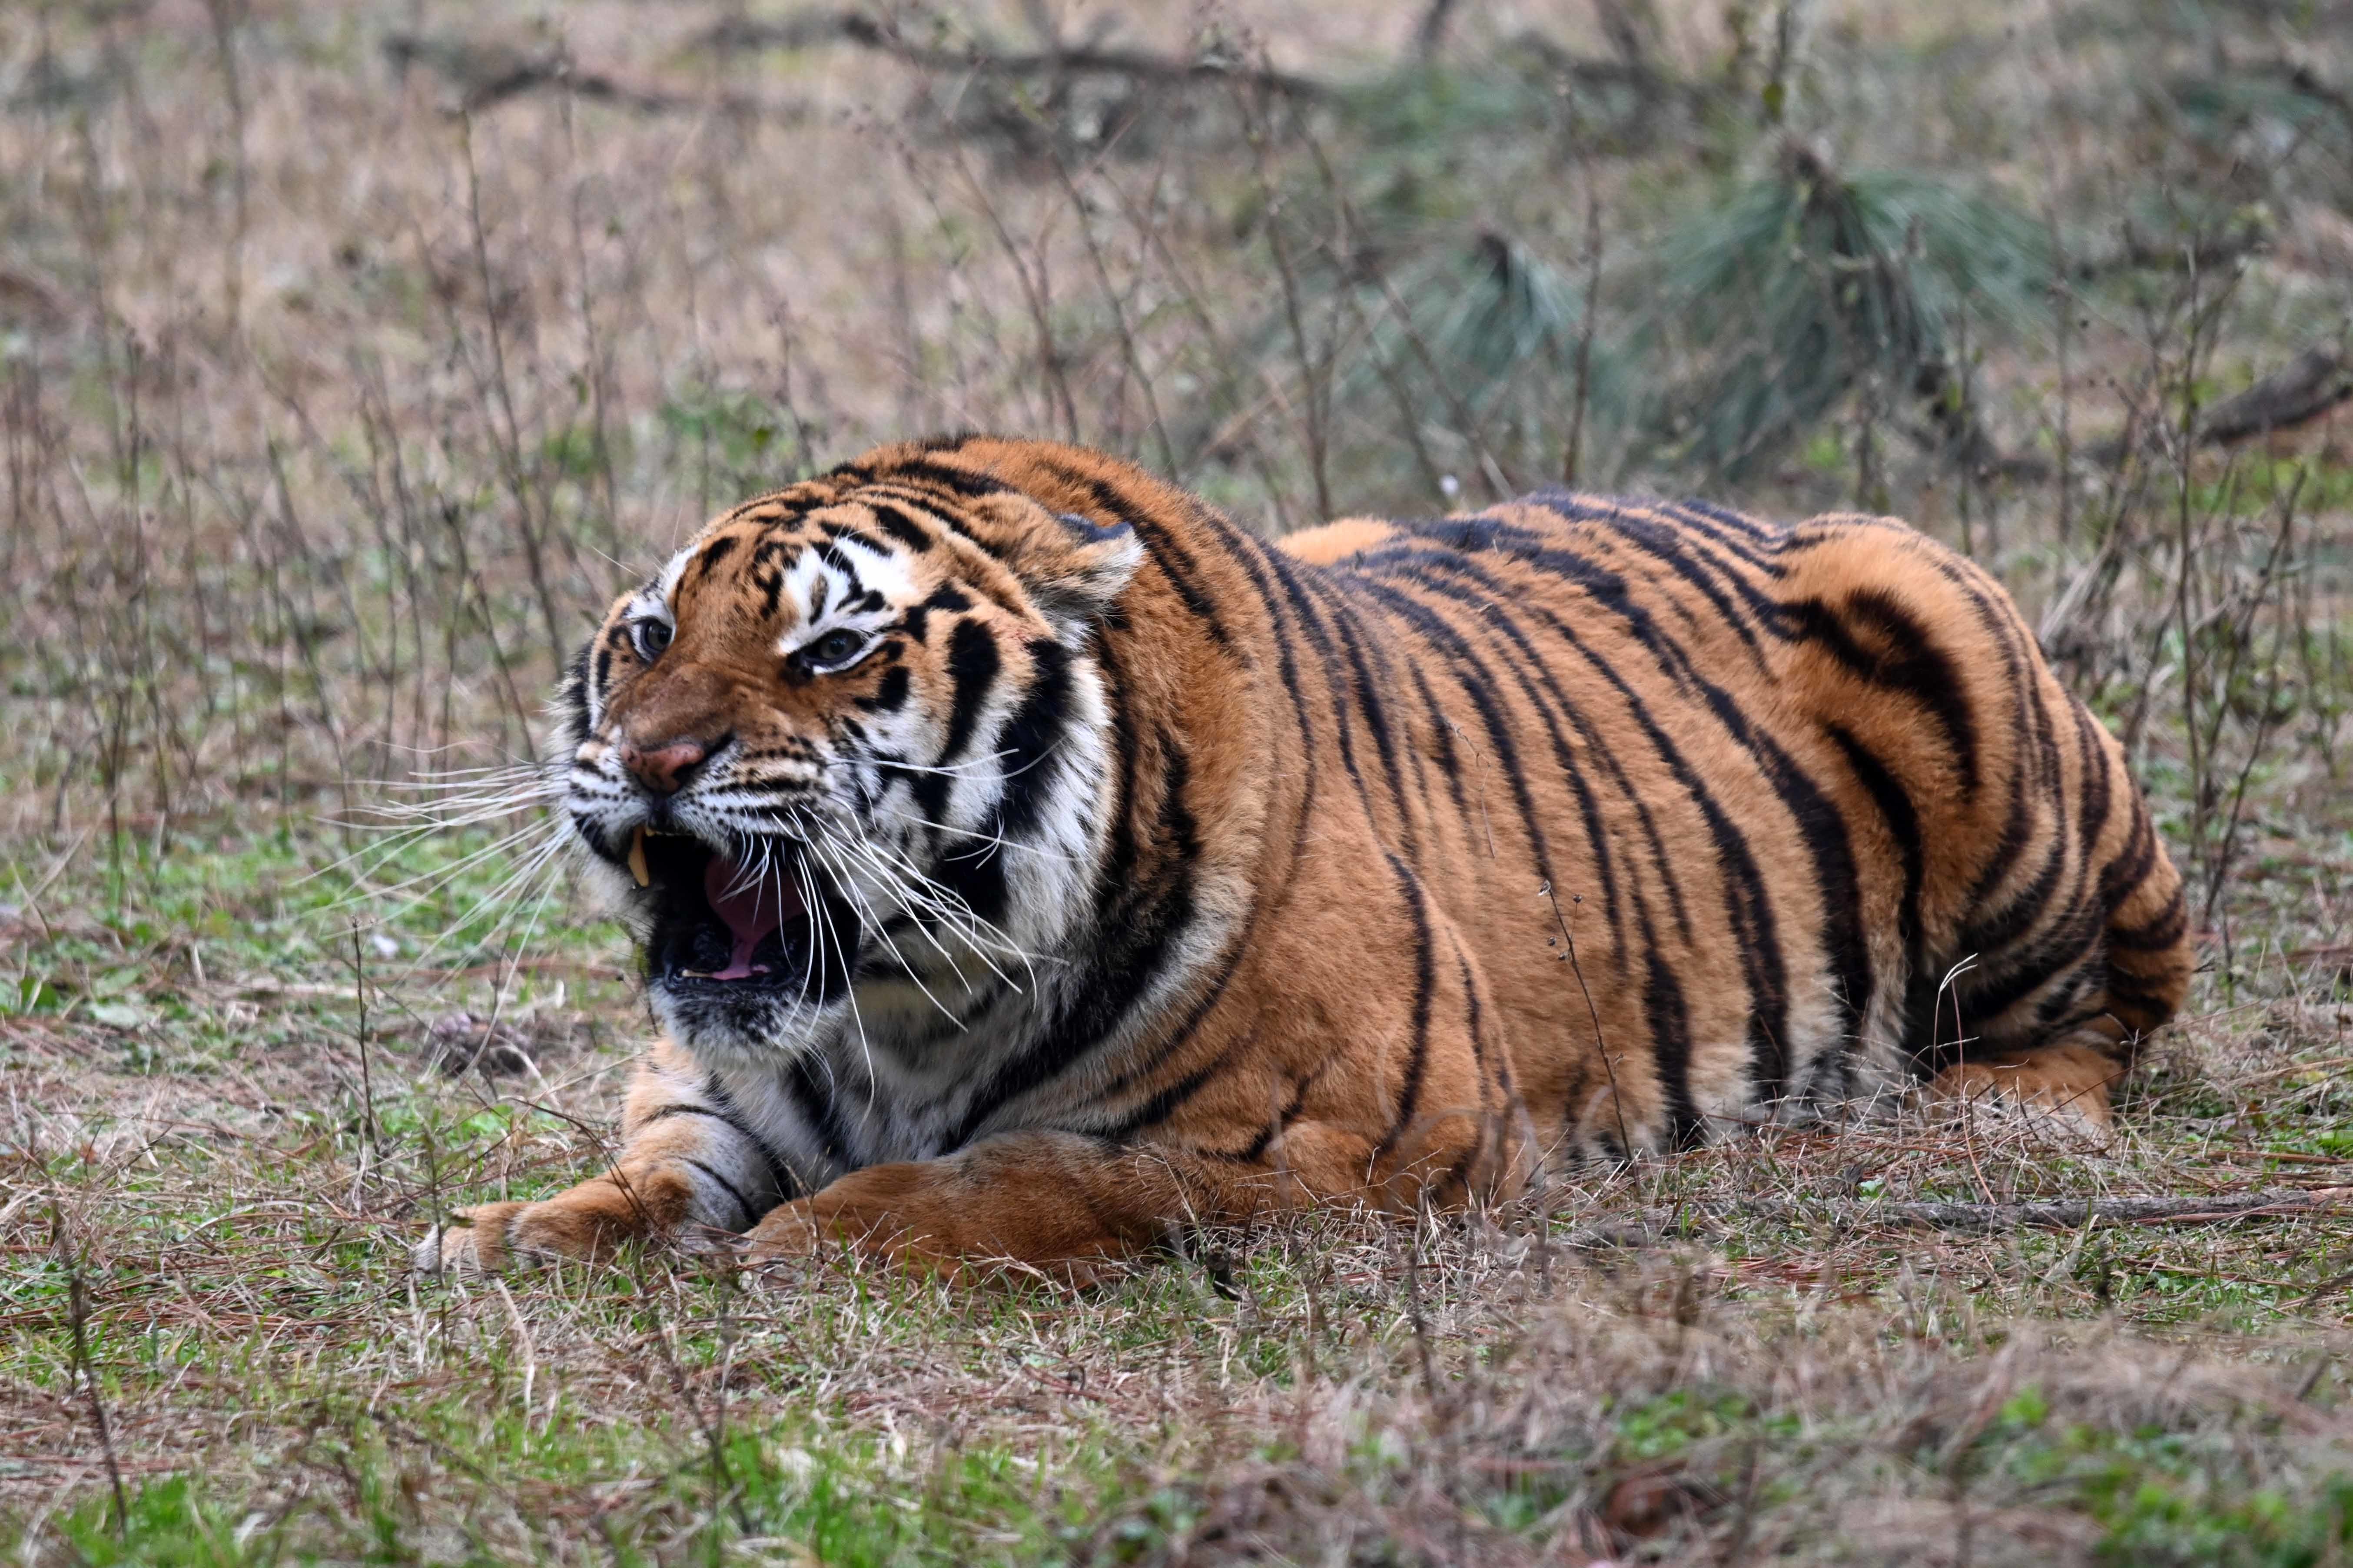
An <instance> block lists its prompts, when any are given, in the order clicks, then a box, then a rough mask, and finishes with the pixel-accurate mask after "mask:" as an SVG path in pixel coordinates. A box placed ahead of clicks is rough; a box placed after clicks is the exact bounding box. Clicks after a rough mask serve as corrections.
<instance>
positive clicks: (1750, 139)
mask: <svg viewBox="0 0 2353 1568" xmlns="http://www.w3.org/2000/svg"><path fill="white" fill-rule="evenodd" d="M2348 42H2353V20H2348V15H2347V13H2346V12H2345V10H2344V8H2342V7H2339V6H2333V5H2322V4H2318V3H2290V0H2227V3H2221V0H2218V3H2215V4H2210V5H2193V4H2187V3H2173V0H2166V3H2154V4H2152V3H2142V0H2079V3H2073V4H2032V5H1978V6H1967V7H1956V6H1938V5H1926V4H1909V3H1907V4H1897V5H1878V4H1872V5H1866V4H1861V3H1859V0H1858V3H1851V4H1838V3H1833V0H1778V3H1775V0H1694V3H1692V4H1688V5H1662V4H1659V3H1657V0H1510V3H1506V0H1421V3H1419V4H1404V3H1398V4H1391V5H1354V6H1348V7H1331V6H1319V5H1293V4H1286V3H1282V0H1269V3H1264V4H1256V5H1206V6H1202V7H1198V8H1196V9H1194V10H1191V11H1187V12H1186V13H1184V14H1183V15H1181V16H1180V15H1176V14H1175V13H1174V11H1173V8H1167V7H1157V6H1141V5H1138V6H1122V5H1106V4H1101V3H1086V4H1081V3H1076V0H1024V3H1021V4H1005V5H971V6H963V7H955V6H933V5H881V6H875V7H869V8H864V9H846V10H834V9H827V8H822V7H805V6H802V7H797V6H788V5H756V6H754V5H741V4H723V3H718V0H712V3H708V4H702V3H688V0H678V3H671V4H650V3H645V0H634V3H633V0H600V3H596V4H584V5H572V6H565V7H562V8H557V9H549V8H545V7H537V6H531V5H520V4H515V5H507V4H491V5H466V6H456V5H434V4H430V3H428V0H404V3H401V4H393V3H389V0H386V3H382V4H368V3H354V4H348V5H335V6H312V5H292V4H284V3H280V4H268V3H264V0H130V3H123V0H93V3H88V4H79V3H77V4H68V3H62V0H50V3H44V4H37V5H21V6H16V7H12V8H10V10H9V11H8V13H7V14H6V15H5V16H0V416H5V439H6V450H5V476H0V507H5V539H0V559H5V565H6V568H7V570H6V571H5V574H0V604H5V605H6V609H7V614H8V616H9V618H10V620H11V622H12V623H13V624H14V625H15V626H16V628H17V633H16V635H15V636H13V637H10V638H8V639H7V641H6V646H5V648H0V666H4V667H5V670H6V676H7V696H6V699H5V700H6V702H7V704H8V716H9V724H10V728H11V730H12V731H13V732H14V734H15V736H16V745H14V746H13V747H12V748H11V750H10V755H9V757H8V760H7V761H6V762H5V763H0V769H5V774H6V782H7V783H8V784H10V785H11V786H12V788H11V792H10V805H9V808H8V809H9V811H10V813H11V819H10V822H11V826H10V828H9V831H10V832H12V833H14V834H16V835H32V836H35V837H42V838H44V839H49V838H54V837H56V836H58V835H59V834H61V833H63V832H65V831H66V830H67V828H68V826H69V824H70V823H71V822H73V821H75V820H77V819H78V814H79V813H82V812H86V811H87V810H88V809H89V806H88V805H87V803H88V802H89V801H90V800H93V799H99V798H102V799H103V801H104V803H105V807H106V811H107V813H108V814H109V821H110V822H111V823H112V824H114V826H115V827H116V828H117V829H119V828H121V826H122V825H124V824H126V823H130V822H133V821H135V822H136V823H138V824H141V825H142V827H141V832H142V833H145V834H146V835H147V837H149V838H150V839H152V840H153V841H154V842H157V843H160V842H162V837H160V836H161V835H163V834H164V831H165V826H164V825H166V824H168V823H169V822H171V821H172V820H173V819H174V818H175V817H179V816H187V815H189V814H191V813H195V814H196V815H198V816H201V815H202V814H203V813H204V812H205V811H207V810H211V809H214V808H216V807H218V806H221V805H228V804H231V803H248V802H262V803H269V805H270V806H271V807H272V808H273V809H278V810H285V809H289V808H290V807H292V806H293V805H296V804H297V803H298V802H301V803H304V804H306V805H307V804H310V803H312V802H313V801H315V799H316V798H317V797H319V796H321V795H322V793H323V794H327V795H335V796H337V797H338V798H340V797H341V796H343V795H345V794H347V793H348V785H349V782H350V781H351V780H353V779H354V778H361V779H367V778H385V777H394V776H399V775H401V774H403V773H406V772H408V771H409V770H410V769H411V768H412V767H413V766H414V765H415V763H416V759H417V757H418V756H419V755H420V754H421V755H424V756H427V757H430V758H433V759H437V760H438V761H440V762H444V763H446V762H448V761H449V760H451V759H452V758H471V759H473V760H484V759H489V760H496V759H499V758H504V757H512V756H516V755H520V754H522V753H524V752H527V751H528V750H529V747H530V745H531V742H530V740H529V739H528V731H529V729H530V725H531V722H532V720H533V715H534V712H535V709H536V705H537V703H538V701H539V698H540V693H541V692H542V691H543V689H545V687H546V685H547V683H548V680H549V678H550V676H551V674H552V672H553V670H554V668H555V666H556V663H557V661H558V660H559V658H561V656H562V654H563V652H564V650H565V647H567V646H568V645H569V644H570V643H571V642H572V641H573V640H574V639H575V638H576V637H578V636H579V635H580V634H581V632H582V631H583V629H584V628H586V626H589V625H590V624H591V622H592V620H593V618H594V617H595V616H596V614H597V612H598V609H599V607H600V606H601V605H603V604H604V603H605V602H606V601H607V598H608V597H609V595H611V594H612V593H613V592H614V591H615V589H616V588H617V585H619V584H622V583H624V582H627V581H629V580H631V579H632V578H634V577H635V576H636V575H637V574H639V573H641V572H642V571H643V570H644V569H645V568H646V567H647V566H648V565H649V563H652V562H653V561H655V560H657V559H659V557H660V556H661V555H662V554H663V553H664V552H666V551H667V550H668V549H670V547H671V545H672V544H673V542H675V541H676V540H678V539H679V538H680V537H681V535H682V534H683V533H684V532H685V531H687V530H688V529H690V528H691V526H692V525H693V524H694V523H696V522H697V521H700V520H701V519H702V518H703V517H704V516H706V515H707V514H709V513H710V512H711V511H712V510H715V509H717V508H718V507H720V506H722V505H723V504H725V503H727V502H728V501H730V500H733V499H735V498H738V497H741V496H743V495H744V494H746V493H749V492H754V491H757V490H760V489H766V488H770V487H772V486H775V485H776V484H779V483H782V482H784V481H786V480H789V479H792V478H794V477H795V476H797V475H798V474H801V473H805V472H807V471H808V470H810V469H811V468H818V467H821V466H824V465H825V464H828V463H829V462H833V461H838V460H839V459H841V458H846V457H848V456H850V455H852V454H854V453H855V452H857V451H858V450H859V449H860V448H861V447H865V446H866V445H868V444H870V443H871V442H875V441H878V440H881V439H886V438H889V437H895V436H900V435H906V434H913V433H918V432H923V431H929V430H934V429H941V428H950V427H980V428H989V429H997V430H1005V431H1015V432H1024V433H1031V434H1037V435H1043V436H1055V437H1064V438H1068V439H1072V440H1078V441H1084V442H1089V443H1092V444H1095V445H1099V446H1103V447H1108V448H1111V449H1113V450H1114V451H1118V452H1122V453H1125V454H1129V455H1131V456H1134V458H1137V459H1139V460H1140V461H1143V462H1145V463H1146V464H1148V465H1150V466H1152V467H1154V468H1158V469H1160V470H1162V471H1165V472H1167V473H1170V474H1172V475H1174V476H1175V477H1176V479H1180V480H1182V481H1183V482H1185V483H1187V484H1188V485H1191V486H1194V487H1197V488H1198V489H1200V490H1202V491H1204V492H1205V493H1207V494H1208V496H1210V497H1211V498H1212V499H1214V500H1216V501H1218V502H1219V503H1220V504H1221V505H1224V506H1226V507H1228V508H1229V509H1230V510H1232V511H1233V513H1234V514H1235V515H1236V516H1237V517H1239V518H1240V520H1242V521H1243V522H1244V523H1245V524H1246V525H1248V526H1250V527H1255V528H1260V529H1263V530H1267V531H1282V530H1285V529H1289V528H1293V527H1297V526H1300V525H1302V524H1303V523H1307V522H1310V521H1318V520H1321V519H1323V518H1324V517H1327V516H1332V515H1335V514H1339V513H1344V512H1351V511H1387V512H1402V513H1427V512H1433V511H1439V510H1448V509H1451V508H1458V507H1464V506H1472V505H1476V504H1479V503H1481V502H1483V501H1485V500H1491V499H1494V498H1498V497H1502V496H1504V495H1507V494H1511V493H1514V492H1516V491H1521V490H1525V489H1532V488H1535V487H1537V486H1542V485H1546V484H1560V483H1568V484H1577V485H1585V486H1588V487H1598V488H1611V487H1615V488H1632V489H1660V490H1667V491H1675V492H1685V491H1696V492H1704V493H1706V494H1709V495H1711V496H1715V497H1717V498H1720V499H1725V500H1733V501H1736V502H1739V503H1742V504H1746V505H1750V506H1754V507H1757V508H1760V509H1763V510H1769V511H1774V512H1778V513H1784V514H1788V513H1794V512H1803V511H1808V510H1818V509H1821V508H1829V507H1864V508H1870V509H1873V510H1895V511H1899V512H1901V513H1903V514H1905V515H1906V516H1908V517H1910V518H1912V519H1913V520H1915V521H1917V522H1918V523H1919V525H1920V526H1922V527H1924V528H1926V529H1928V530H1930V531H1933V532H1936V533H1937V534H1939V535H1940V536H1942V537H1944V538H1946V539H1947V540H1949V541H1950V542H1954V543H1956V544H1957V545H1958V546H1960V547H1961V548H1963V549H1964V550H1967V551H1968V552H1970V553H1972V554H1974V555H1976V556H1977V557H1978V559H1980V560H1981V561H1984V562H1985V563H1988V564H1989V565H1990V566H1991V567H1993V568H1994V569H1995V570H1996V571H1997V572H1998V573H2000V574H2001V575H2002V576H2003V577H2004V579H2005V580H2006V581H2008V582H2010V584H2012V586H2013V588H2014V589H2015V590H2016V591H2017V592H2018V594H2019V595H2020V596H2021V599H2022V600H2023V601H2024V602H2025V603H2026V604H2027V605H2028V606H2029V608H2030V613H2031V614H2033V615H2035V616H2038V617H2039V618H2040V619H2041V622H2042V631H2043V635H2044V637H2045V640H2046V643H2047V644H2048V645H2049V646H2050V647H2051V648H2052V651H2053V652H2054V653H2055V654H2057V655H2058V656H2060V657H2061V658H2063V660H2064V661H2065V663H2066V665H2067V668H2068V672H2069V674H2070V676H2071V678H2072V679H2075V680H2077V681H2078V682H2079V684H2080V685H2081V686H2082V687H2083V689H2084V690H2085V691H2086V692H2087V693H2088V694H2090V695H2092V696H2094V698H2095V699H2096V700H2101V701H2103V702H2104V704H2105V707H2106V708H2107V709H2108V710H2109V711H2111V713H2112V714H2113V716H2115V717H2116V718H2117V720H2118V721H2120V722H2121V723H2123V724H2124V725H2125V726H2126V728H2127V729H2128V730H2129V731H2130V736H2129V738H2130V739H2131V740H2132V741H2133V742H2134V744H2135V745H2136V747H2137V748H2140V749H2143V750H2146V749H2147V746H2149V745H2150V744H2152V743H2155V742H2158V741H2159V740H2161V741H2162V742H2163V744H2162V745H2161V746H2160V749H2161V750H2167V751H2168V753H2173V752H2178V753H2179V758H2178V760H2179V763H2180V764H2181V765H2182V766H2183V767H2185V768H2186V769H2188V770H2189V772H2190V773H2191V774H2192V775H2193V776H2192V778H2191V779H2190V781H2189V784H2188V785H2187V794H2186V795H2185V796H2184V797H2183V811H2182V813H2181V814H2180V821H2179V829H2180V832H2181V836H2182V837H2184V838H2185V839H2186V840H2187V841H2188V842H2189V847H2190V849H2191V853H2192V856H2193V858H2197V859H2198V860H2199V861H2200V866H2201V868H2202V869H2203V870H2204V871H2206V872H2207V873H2208V874H2209V879H2210V880H2211V882H2212V883H2213V885H2214V887H2215V888H2216V889H2218V890H2219V889H2220V887H2221V880H2222V879H2221V876H2220V874H2219V873H2220V872H2221V871H2222V870H2226V869H2227V868H2228V864H2229V862H2230V860H2231V859H2232V850H2231V848H2230V846H2231V845H2232V844H2233V843H2235V842H2236V839H2235V837H2234V836H2235V835H2236V834H2237V833H2238V832H2239V831H2240V829H2241V827H2242V826H2243V822H2242V818H2243V816H2244V813H2243V811H2242V810H2239V809H2238V808H2237V805H2236V804H2235V803H2237V802H2238V801H2239V800H2240V799H2241V797H2242V795H2243V790H2244V786H2245V784H2246V779H2245V778H2243V777H2242V776H2241V774H2242V770H2244V769H2245V768H2246V767H2247V765H2248V764H2249V763H2250V761H2251V759H2252V760H2253V762H2254V763H2257V764H2259V769H2260V770H2264V776H2266V777H2268V776H2269V772H2268V771H2267V770H2270V769H2272V768H2273V767H2274V764H2275V763H2277V760H2278V759H2279V758H2281V757H2283V756H2285V755H2287V754H2288V753H2290V752H2295V753H2297V754H2299V755H2308V756H2311V757H2316V758H2318V759H2319V760H2320V761H2321V762H2322V763H2323V764H2324V770H2323V771H2324V772H2325V773H2327V775H2328V777H2329V778H2330V779H2331V780H2333V779H2334V777H2335V774H2334V767H2335V758H2336V747H2337V741H2338V735H2337V730H2338V726H2339V723H2340V721H2341V720H2342V718H2343V715H2344V712H2345V709H2346V706H2347V703H2348V690H2353V685H2348V670H2347V663H2346V659H2347V654H2346V647H2345V642H2344V636H2343V627H2342V623H2341V616H2339V614H2338V610H2339V607H2340V606H2341V604H2342V601H2343V595H2344V592H2345V587H2346V581H2347V574H2348V555H2347V551H2346V545H2345V535H2346V521H2347V509H2348V501H2353V468H2348V434H2347V432H2348V415H2347V413H2346V410H2345V409H2344V408H2343V407H2342V406H2341V405H2342V400H2343V398H2344V396H2345V395H2346V394H2347V392H2348V388H2353V361H2348V352H2347V351H2348V320H2353V96H2348V92H2353V87H2348V81H2347V80H2346V78H2345V72H2344V70H2343V65H2344V62H2345V61H2346V60H2347V59H2348V58H2353V53H2348V47H2347V46H2348ZM2153 715H2154V716H2156V717H2157V718H2158V720H2159V721H2160V722H2159V723H2158V728H2157V730H2154V731H2152V730H2151V729H2150V727H2149V726H2150V721H2151V718H2152V716H2153ZM2160 732H2161V733H2160ZM453 749H454V750H453ZM2234 790H2235V791H2236V792H2238V793H2237V794H2234ZM118 836H119V835H118ZM132 837H134V838H135V837H138V835H136V834H134V835H132ZM2209 913H2210V916H2211V914H2213V913H2214V911H2212V910H2210V911H2209Z"/></svg>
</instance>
